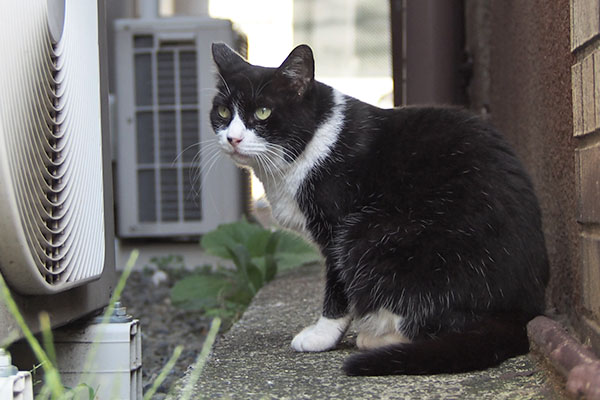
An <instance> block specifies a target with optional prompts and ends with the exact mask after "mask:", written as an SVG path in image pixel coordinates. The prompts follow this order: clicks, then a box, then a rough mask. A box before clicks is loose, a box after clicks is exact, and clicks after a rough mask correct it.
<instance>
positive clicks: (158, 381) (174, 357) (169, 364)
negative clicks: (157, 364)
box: [144, 345, 183, 400]
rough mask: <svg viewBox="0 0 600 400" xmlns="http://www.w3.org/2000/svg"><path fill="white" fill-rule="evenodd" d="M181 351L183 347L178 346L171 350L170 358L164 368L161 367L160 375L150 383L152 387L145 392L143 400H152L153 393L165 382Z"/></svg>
mask: <svg viewBox="0 0 600 400" xmlns="http://www.w3.org/2000/svg"><path fill="white" fill-rule="evenodd" d="M182 351H183V346H181V345H179V346H177V347H175V350H173V354H172V355H171V358H169V361H167V363H166V364H165V366H164V367H162V369H161V370H160V374H158V376H157V377H156V379H155V380H154V382H153V383H152V387H151V388H150V389H149V390H148V391H147V392H146V394H144V400H151V399H152V396H154V393H156V391H157V390H158V387H159V386H160V385H161V383H163V381H164V380H165V378H166V377H167V375H168V374H169V372H171V370H172V369H173V367H174V366H175V363H176V362H177V360H178V359H179V356H181V352H182Z"/></svg>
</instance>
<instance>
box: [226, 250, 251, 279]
mask: <svg viewBox="0 0 600 400" xmlns="http://www.w3.org/2000/svg"><path fill="white" fill-rule="evenodd" d="M226 250H227V253H229V258H230V259H231V260H233V263H234V264H235V267H236V268H237V270H238V274H239V275H240V276H241V277H242V278H245V279H247V278H248V264H250V263H251V262H252V261H251V258H250V254H248V250H246V248H245V247H244V246H243V245H241V244H235V245H233V246H231V247H229V246H227V247H226Z"/></svg>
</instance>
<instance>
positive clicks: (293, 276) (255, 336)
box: [182, 266, 561, 400]
mask: <svg viewBox="0 0 600 400" xmlns="http://www.w3.org/2000/svg"><path fill="white" fill-rule="evenodd" d="M322 292H323V279H322V272H321V270H320V268H318V267H316V266H311V267H305V268H300V269H297V270H294V271H291V272H289V273H287V274H285V275H284V276H281V277H279V278H278V279H276V280H275V281H273V282H271V283H270V284H269V285H267V286H266V287H264V288H263V289H262V290H261V291H260V292H259V294H258V295H257V296H256V298H255V300H254V301H253V303H252V305H251V306H250V307H249V308H248V310H247V311H246V313H245V314H244V316H243V318H242V319H241V320H240V321H239V322H237V323H236V324H235V325H234V326H233V327H232V329H231V330H230V331H229V332H228V333H227V334H226V335H225V336H224V337H222V338H221V339H220V340H219V341H218V342H217V343H216V344H215V346H214V348H213V352H212V355H211V358H210V359H209V361H208V363H207V365H206V366H205V369H204V371H203V373H202V377H201V379H200V381H199V382H198V383H197V385H196V387H195V394H194V396H192V398H193V399H203V398H204V399H217V398H225V399H478V400H480V399H559V398H561V396H559V395H557V394H556V393H555V392H554V391H553V385H552V378H551V377H550V374H549V373H548V372H547V371H545V370H544V369H543V368H541V367H540V365H538V364H537V363H536V362H535V361H533V360H532V359H531V358H530V357H529V356H521V357H517V358H515V359H512V360H508V361H506V362H505V363H503V364H502V365H501V366H499V367H497V368H492V369H489V370H486V371H481V372H475V373H466V374H456V375H436V376H391V377H348V376H345V375H344V374H343V373H342V371H341V365H342V361H343V359H344V358H345V357H347V356H348V355H349V354H351V353H353V352H355V351H357V350H356V349H355V348H354V346H353V342H354V334H353V332H352V331H351V332H350V334H349V335H348V337H347V338H346V339H345V340H344V341H343V342H342V343H341V344H340V346H339V347H338V349H336V350H334V351H329V352H325V353H296V352H294V351H293V350H292V349H291V348H290V341H291V340H292V337H293V336H294V335H295V334H296V333H297V332H298V331H300V330H301V329H302V328H303V327H305V326H306V325H308V324H310V323H313V322H315V321H316V319H317V318H318V315H319V313H320V303H321V298H322ZM187 376H189V372H188V375H186V377H187ZM186 377H184V379H183V380H182V381H183V382H182V383H184V382H185V381H186Z"/></svg>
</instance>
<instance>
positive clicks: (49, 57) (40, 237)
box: [0, 0, 105, 294]
mask: <svg viewBox="0 0 600 400" xmlns="http://www.w3.org/2000/svg"><path fill="white" fill-rule="evenodd" d="M53 3H57V2H47V1H46V0H21V1H16V2H6V3H5V4H4V5H3V7H4V8H5V9H3V12H2V16H0V19H1V21H0V32H1V37H2V40H1V41H0V50H1V51H2V54H5V55H10V56H8V57H6V58H5V60H4V62H3V66H2V73H0V87H2V89H3V91H4V93H3V99H2V101H1V102H0V186H2V189H0V192H3V193H5V194H6V196H5V197H4V196H3V201H4V202H5V204H3V206H2V207H1V208H2V209H3V210H2V211H1V212H0V217H1V218H2V220H3V221H2V223H0V242H2V243H1V244H0V250H1V252H0V253H1V254H2V259H1V260H0V266H1V267H2V272H3V275H5V276H7V277H8V279H9V283H11V284H12V285H13V286H15V287H17V288H18V289H20V290H21V291H22V292H24V293H32V294H34V293H35V294H39V293H53V292H57V291H62V290H65V289H66V288H68V287H72V286H74V285H77V284H81V283H83V282H86V281H88V280H90V279H93V278H96V277H98V276H99V275H100V274H101V273H102V268H103V265H104V254H105V248H104V246H105V243H104V204H103V177H102V148H101V146H102V145H101V124H100V82H99V76H100V74H99V56H98V25H97V23H98V22H97V21H98V16H97V4H96V2H90V1H85V2H83V1H65V2H64V3H65V5H64V15H63V16H64V24H63V25H62V32H60V35H59V37H56V34H54V35H51V33H50V31H49V29H48V24H49V16H48V10H47V4H53ZM61 17H62V16H61ZM61 22H62V21H61ZM8 99H9V100H10V101H6V100H8ZM6 242H10V243H6Z"/></svg>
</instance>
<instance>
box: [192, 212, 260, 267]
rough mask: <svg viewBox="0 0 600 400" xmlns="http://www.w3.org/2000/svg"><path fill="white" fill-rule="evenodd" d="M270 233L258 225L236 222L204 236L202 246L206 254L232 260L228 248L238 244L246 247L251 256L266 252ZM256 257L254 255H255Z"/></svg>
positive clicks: (221, 226)
mask: <svg viewBox="0 0 600 400" xmlns="http://www.w3.org/2000/svg"><path fill="white" fill-rule="evenodd" d="M269 234H270V232H269V231H268V230H266V229H264V228H262V227H261V226H259V225H257V224H251V223H249V222H247V221H240V222H234V223H231V224H224V225H220V226H219V227H218V228H217V229H215V230H214V231H212V232H209V233H206V234H205V235H203V236H202V240H201V241H200V245H201V246H202V248H203V249H204V250H206V252H208V253H210V254H212V255H215V256H218V257H222V258H226V259H230V254H229V252H228V251H227V247H229V248H233V247H235V245H237V244H241V245H243V246H245V247H246V248H247V249H248V250H249V252H250V254H252V253H254V251H255V250H254V249H257V250H256V251H258V252H262V251H264V245H266V242H267V241H268V237H269ZM253 255H254V254H253Z"/></svg>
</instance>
